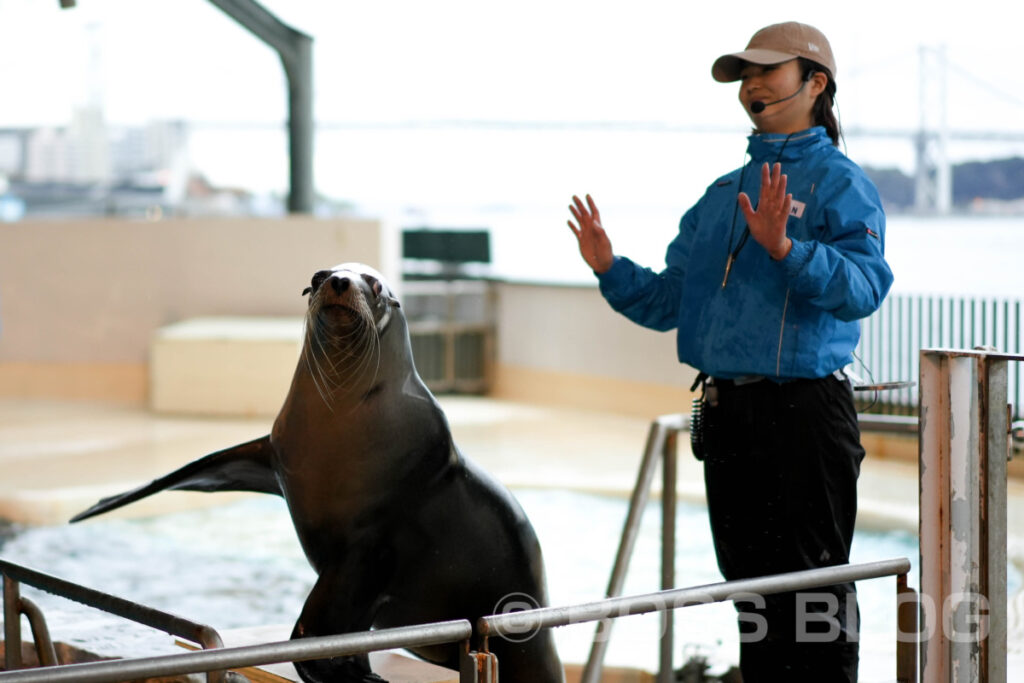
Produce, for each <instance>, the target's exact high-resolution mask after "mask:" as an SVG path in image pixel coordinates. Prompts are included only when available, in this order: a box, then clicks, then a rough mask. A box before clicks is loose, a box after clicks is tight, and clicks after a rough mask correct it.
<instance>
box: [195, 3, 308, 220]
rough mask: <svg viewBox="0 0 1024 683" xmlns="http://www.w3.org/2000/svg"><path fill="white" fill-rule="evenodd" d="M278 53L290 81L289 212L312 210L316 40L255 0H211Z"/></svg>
mask: <svg viewBox="0 0 1024 683" xmlns="http://www.w3.org/2000/svg"><path fill="white" fill-rule="evenodd" d="M210 3H211V4H213V5H215V6H216V7H217V8H219V9H220V10H221V11H223V12H224V13H225V14H227V15H228V16H229V17H231V18H232V19H234V20H235V21H237V22H238V23H239V24H241V25H242V26H243V27H245V28H246V29H248V30H249V32H250V33H252V34H253V35H254V36H256V37H257V38H259V39H260V40H262V41H263V42H264V43H266V44H267V45H269V46H270V47H272V48H273V49H274V50H276V51H277V54H278V56H280V58H281V64H282V65H283V66H284V73H285V76H286V78H287V79H288V150H289V191H288V211H290V212H291V213H312V211H313V39H312V38H311V37H310V36H308V35H306V34H305V33H302V32H301V31H297V30H295V29H293V28H292V27H290V26H288V25H287V24H285V23H284V22H282V21H281V20H280V19H278V18H277V17H276V16H274V15H273V14H271V13H270V12H269V11H267V9H266V8H264V7H263V6H262V5H260V4H259V3H258V2H255V0H210Z"/></svg>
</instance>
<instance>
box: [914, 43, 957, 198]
mask: <svg viewBox="0 0 1024 683" xmlns="http://www.w3.org/2000/svg"><path fill="white" fill-rule="evenodd" d="M919 64H920V73H919V77H918V82H919V88H920V109H921V119H920V125H919V127H918V130H917V136H916V139H915V141H914V142H915V146H916V151H917V159H916V167H915V178H914V180H915V183H914V208H915V209H916V210H917V212H918V213H925V214H947V213H949V212H950V210H951V209H952V207H953V173H952V168H951V165H950V163H949V157H948V156H947V153H946V150H947V149H948V142H949V124H948V121H947V119H946V71H947V68H946V67H947V64H946V47H945V45H942V46H939V47H929V46H926V45H922V46H921V48H920V53H919Z"/></svg>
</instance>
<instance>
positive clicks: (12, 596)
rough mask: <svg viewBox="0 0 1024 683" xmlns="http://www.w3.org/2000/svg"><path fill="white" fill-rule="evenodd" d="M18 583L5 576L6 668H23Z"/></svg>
mask: <svg viewBox="0 0 1024 683" xmlns="http://www.w3.org/2000/svg"><path fill="white" fill-rule="evenodd" d="M20 593H21V591H20V590H19V588H18V582H17V581H15V580H14V579H12V578H11V577H9V576H7V575H6V574H4V668H5V669H7V670H8V671H14V670H15V669H20V668H21V613H20V612H19V610H18V603H19V602H20V601H21V595H20Z"/></svg>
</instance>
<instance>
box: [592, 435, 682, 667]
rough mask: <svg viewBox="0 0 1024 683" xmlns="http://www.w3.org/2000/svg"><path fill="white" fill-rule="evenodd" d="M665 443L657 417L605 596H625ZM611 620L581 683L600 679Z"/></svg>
mask: <svg viewBox="0 0 1024 683" xmlns="http://www.w3.org/2000/svg"><path fill="white" fill-rule="evenodd" d="M664 442H665V430H664V429H663V428H662V426H661V424H660V423H659V422H658V421H657V420H656V421H654V422H652V423H651V427H650V429H649V430H648V432H647V445H646V446H645V447H644V455H643V458H642V459H641V460H640V470H639V471H638V472H637V477H636V486H634V487H633V493H632V495H631V496H630V499H629V511H628V512H627V513H626V522H625V524H624V525H623V528H622V538H621V539H620V540H619V550H618V552H617V553H616V555H615V564H614V565H613V566H612V575H611V578H610V579H609V580H608V590H607V591H606V592H605V596H606V597H609V598H613V597H617V596H619V595H622V586H623V584H624V583H625V580H626V570H627V569H628V568H629V560H630V558H632V556H633V547H634V546H635V545H636V538H637V535H638V534H639V532H640V520H641V518H642V517H643V513H644V508H645V507H646V506H647V499H648V497H649V496H650V492H651V482H653V481H654V469H655V465H657V462H658V455H659V452H660V451H661V449H662V447H663V444H664ZM613 624H614V622H613V621H612V620H611V619H605V620H602V621H599V622H598V624H597V628H596V630H595V631H594V641H593V643H592V644H591V646H590V655H589V656H588V657H587V663H586V665H585V666H584V667H583V674H582V676H581V677H580V683H598V681H599V680H600V678H601V669H602V668H603V666H604V657H605V654H606V653H607V651H608V641H609V639H610V638H611V635H612V625H613Z"/></svg>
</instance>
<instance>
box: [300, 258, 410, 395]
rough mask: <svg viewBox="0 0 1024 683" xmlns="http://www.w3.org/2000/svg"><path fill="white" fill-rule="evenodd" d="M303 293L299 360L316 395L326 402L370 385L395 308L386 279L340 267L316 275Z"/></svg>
mask: <svg viewBox="0 0 1024 683" xmlns="http://www.w3.org/2000/svg"><path fill="white" fill-rule="evenodd" d="M302 294H303V295H304V296H308V297H309V307H308V309H307V311H306V338H305V344H304V348H303V355H304V356H305V358H306V362H307V364H308V366H309V370H310V372H311V373H312V376H313V381H314V382H315V383H316V384H317V388H318V390H319V391H320V394H321V395H322V396H323V397H324V399H325V400H328V402H330V401H329V397H330V396H331V395H333V394H334V393H335V391H336V390H337V389H339V388H358V387H362V388H363V389H364V390H365V385H367V384H368V385H370V386H372V385H373V383H374V381H375V379H376V378H377V375H378V371H379V368H380V352H381V351H380V347H381V338H382V336H383V335H384V334H385V333H386V332H387V330H388V328H389V327H390V326H391V324H392V322H393V320H394V319H395V318H394V312H395V310H396V309H398V308H399V303H398V299H396V298H395V296H394V293H393V292H392V291H391V287H390V286H388V283H387V281H386V280H385V279H384V276H383V275H381V274H380V273H378V272H377V271H376V270H374V269H373V268H371V267H369V266H367V265H364V264H362V263H342V264H339V265H337V266H334V267H333V268H329V269H325V270H318V271H317V272H316V273H314V274H313V278H312V280H311V281H310V285H309V287H307V288H306V289H305V290H303V292H302ZM399 316H400V314H399Z"/></svg>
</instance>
